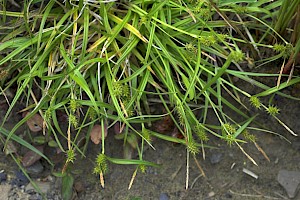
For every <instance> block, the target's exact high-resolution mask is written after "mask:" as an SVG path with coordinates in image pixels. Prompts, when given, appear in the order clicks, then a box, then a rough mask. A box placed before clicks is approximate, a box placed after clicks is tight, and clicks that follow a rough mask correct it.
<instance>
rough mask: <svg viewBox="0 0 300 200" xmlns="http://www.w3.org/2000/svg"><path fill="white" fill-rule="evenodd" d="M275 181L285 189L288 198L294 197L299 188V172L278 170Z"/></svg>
mask: <svg viewBox="0 0 300 200" xmlns="http://www.w3.org/2000/svg"><path fill="white" fill-rule="evenodd" d="M277 181H278V182H279V183H280V185H281V186H282V187H283V188H284V189H285V191H286V192H287V194H288V196H289V198H294V197H295V196H296V195H297V192H298V189H299V184H300V172H298V171H288V170H280V171H279V173H278V176H277Z"/></svg>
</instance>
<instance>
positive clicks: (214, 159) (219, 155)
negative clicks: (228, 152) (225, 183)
mask: <svg viewBox="0 0 300 200" xmlns="http://www.w3.org/2000/svg"><path fill="white" fill-rule="evenodd" d="M222 157H223V154H222V153H214V154H212V155H211V156H210V157H209V160H210V163H211V164H217V163H219V162H220V161H221V160H222Z"/></svg>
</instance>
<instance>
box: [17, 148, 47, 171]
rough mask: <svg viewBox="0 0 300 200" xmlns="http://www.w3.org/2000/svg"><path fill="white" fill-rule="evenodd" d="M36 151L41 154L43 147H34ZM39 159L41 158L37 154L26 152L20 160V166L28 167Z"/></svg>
mask: <svg viewBox="0 0 300 200" xmlns="http://www.w3.org/2000/svg"><path fill="white" fill-rule="evenodd" d="M35 148H36V149H37V150H39V151H40V152H41V153H43V152H44V147H43V146H37V147H35ZM39 159H41V156H40V155H39V154H36V153H35V152H33V151H28V152H27V153H26V154H25V155H24V156H23V159H22V164H23V166H24V167H29V166H31V165H33V164H34V163H35V162H36V161H38V160H39Z"/></svg>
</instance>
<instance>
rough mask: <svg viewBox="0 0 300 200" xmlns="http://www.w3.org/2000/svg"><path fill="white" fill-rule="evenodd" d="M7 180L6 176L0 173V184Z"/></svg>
mask: <svg viewBox="0 0 300 200" xmlns="http://www.w3.org/2000/svg"><path fill="white" fill-rule="evenodd" d="M6 180H7V175H6V173H4V172H1V173H0V183H2V182H5V181H6Z"/></svg>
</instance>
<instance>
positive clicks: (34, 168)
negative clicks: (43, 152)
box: [26, 161, 44, 176]
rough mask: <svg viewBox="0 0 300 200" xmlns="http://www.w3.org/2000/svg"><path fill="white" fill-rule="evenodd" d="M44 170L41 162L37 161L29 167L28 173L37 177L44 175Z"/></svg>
mask: <svg viewBox="0 0 300 200" xmlns="http://www.w3.org/2000/svg"><path fill="white" fill-rule="evenodd" d="M43 170H44V167H43V165H42V164H41V162H39V161H37V162H35V163H34V164H33V165H31V166H29V167H27V168H26V171H27V172H28V173H29V174H30V175H33V176H37V175H39V174H40V173H42V172H43Z"/></svg>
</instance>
